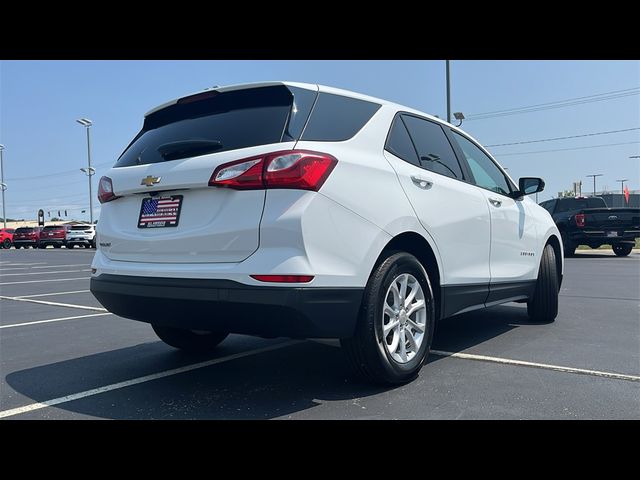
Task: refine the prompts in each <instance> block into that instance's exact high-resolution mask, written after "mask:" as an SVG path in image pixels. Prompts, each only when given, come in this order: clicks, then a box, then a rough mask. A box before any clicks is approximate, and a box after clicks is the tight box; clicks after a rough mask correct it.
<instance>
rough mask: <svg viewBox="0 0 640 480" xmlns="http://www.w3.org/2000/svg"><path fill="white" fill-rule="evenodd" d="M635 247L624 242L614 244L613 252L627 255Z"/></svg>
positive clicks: (623, 255) (620, 255)
mask: <svg viewBox="0 0 640 480" xmlns="http://www.w3.org/2000/svg"><path fill="white" fill-rule="evenodd" d="M632 249H633V245H630V244H627V243H622V244H618V245H613V253H615V254H616V255H617V256H618V257H626V256H628V255H629V254H630V253H631V250H632Z"/></svg>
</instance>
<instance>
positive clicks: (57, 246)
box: [53, 243, 62, 248]
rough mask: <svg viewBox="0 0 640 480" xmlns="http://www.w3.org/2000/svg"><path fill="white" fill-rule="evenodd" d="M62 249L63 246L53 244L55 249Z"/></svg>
mask: <svg viewBox="0 0 640 480" xmlns="http://www.w3.org/2000/svg"><path fill="white" fill-rule="evenodd" d="M61 247H62V245H58V244H57V243H54V244H53V248H61Z"/></svg>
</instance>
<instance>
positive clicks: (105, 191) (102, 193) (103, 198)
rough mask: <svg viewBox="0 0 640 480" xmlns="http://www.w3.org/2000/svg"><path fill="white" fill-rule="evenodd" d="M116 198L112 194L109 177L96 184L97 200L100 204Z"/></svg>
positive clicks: (111, 184)
mask: <svg viewBox="0 0 640 480" xmlns="http://www.w3.org/2000/svg"><path fill="white" fill-rule="evenodd" d="M116 198H118V197H117V196H116V195H115V194H114V193H113V183H112V182H111V179H110V178H109V177H102V178H101V179H100V181H99V182H98V200H99V201H100V203H106V202H110V201H111V200H115V199H116Z"/></svg>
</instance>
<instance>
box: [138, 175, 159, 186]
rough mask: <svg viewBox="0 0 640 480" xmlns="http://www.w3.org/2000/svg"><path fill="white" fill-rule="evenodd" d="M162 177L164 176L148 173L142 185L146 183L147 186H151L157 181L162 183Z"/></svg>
mask: <svg viewBox="0 0 640 480" xmlns="http://www.w3.org/2000/svg"><path fill="white" fill-rule="evenodd" d="M161 179H162V177H154V176H153V175H147V176H146V177H144V178H143V179H142V181H141V182H140V185H146V186H147V187H151V186H153V185H155V184H156V183H160V180H161Z"/></svg>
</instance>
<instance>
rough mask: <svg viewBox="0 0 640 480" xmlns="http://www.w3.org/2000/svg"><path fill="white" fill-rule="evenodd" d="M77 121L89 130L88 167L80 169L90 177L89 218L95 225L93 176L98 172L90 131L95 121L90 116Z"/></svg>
mask: <svg viewBox="0 0 640 480" xmlns="http://www.w3.org/2000/svg"><path fill="white" fill-rule="evenodd" d="M76 122H78V123H79V124H80V125H82V126H83V127H85V130H86V131H87V168H81V169H80V171H82V172H83V173H85V174H86V175H87V176H88V177H89V220H90V222H91V224H92V225H93V193H92V188H91V177H92V175H93V174H94V173H96V169H95V168H93V167H92V166H91V135H90V133H89V130H90V129H91V125H93V122H92V121H91V120H89V119H88V118H79V119H78V120H76Z"/></svg>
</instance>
